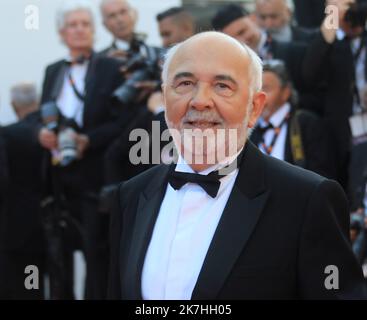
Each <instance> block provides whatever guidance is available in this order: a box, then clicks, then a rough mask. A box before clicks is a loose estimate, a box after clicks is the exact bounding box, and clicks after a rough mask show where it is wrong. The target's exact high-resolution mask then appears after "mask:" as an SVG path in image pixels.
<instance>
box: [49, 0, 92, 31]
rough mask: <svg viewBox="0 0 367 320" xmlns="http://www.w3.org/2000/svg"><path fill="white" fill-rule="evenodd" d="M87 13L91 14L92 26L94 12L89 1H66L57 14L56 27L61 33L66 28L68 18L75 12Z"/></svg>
mask: <svg viewBox="0 0 367 320" xmlns="http://www.w3.org/2000/svg"><path fill="white" fill-rule="evenodd" d="M79 10H82V11H86V12H88V13H89V15H90V18H91V22H92V25H94V10H93V7H92V6H91V3H90V1H88V0H66V1H64V2H63V4H62V6H61V7H60V8H59V9H58V10H57V13H56V26H57V30H58V31H60V30H62V29H63V28H64V27H65V20H66V16H67V15H68V14H69V13H71V12H74V11H79Z"/></svg>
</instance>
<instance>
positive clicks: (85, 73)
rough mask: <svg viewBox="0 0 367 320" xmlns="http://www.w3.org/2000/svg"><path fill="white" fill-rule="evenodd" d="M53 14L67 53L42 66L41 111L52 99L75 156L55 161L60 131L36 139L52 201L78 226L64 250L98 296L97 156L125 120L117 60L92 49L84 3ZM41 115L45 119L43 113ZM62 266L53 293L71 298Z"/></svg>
mask: <svg viewBox="0 0 367 320" xmlns="http://www.w3.org/2000/svg"><path fill="white" fill-rule="evenodd" d="M59 17H60V18H59V25H58V27H59V33H60V36H61V38H62V40H63V42H64V43H65V45H66V46H67V48H68V50H69V56H68V57H67V58H66V59H64V60H61V61H58V62H56V63H54V64H52V65H50V66H48V67H47V69H46V74H45V78H44V83H43V90H42V101H41V102H42V105H43V108H42V111H45V109H46V107H45V103H50V102H52V103H54V104H56V106H57V113H58V114H59V119H60V118H62V119H67V121H68V123H72V127H73V128H74V133H73V134H72V135H71V141H74V142H75V144H76V151H77V158H76V159H74V161H72V162H71V163H70V164H69V165H66V166H63V165H61V163H60V160H59V158H60V157H58V154H59V153H58V151H60V150H58V147H59V145H58V144H59V139H60V134H59V135H57V134H56V133H55V132H53V131H51V130H50V129H49V128H47V127H46V126H44V127H43V128H42V129H40V131H39V141H40V144H41V145H42V146H43V147H44V148H45V149H47V150H49V151H50V153H49V157H50V158H51V155H52V163H53V165H51V159H49V160H48V164H49V165H48V169H50V170H48V172H49V173H50V175H49V176H50V177H51V179H50V182H51V183H50V184H49V191H51V193H52V194H53V195H54V196H55V197H56V199H58V200H59V201H58V202H59V203H58V205H59V206H61V207H62V208H64V207H65V208H66V210H67V211H69V213H70V219H71V220H70V221H73V223H72V224H70V225H71V226H73V228H72V229H73V230H74V226H78V225H79V227H78V228H76V229H75V231H74V232H75V233H76V234H77V239H79V241H76V240H75V239H74V238H75V237H73V238H71V237H70V238H71V239H74V240H72V241H71V242H72V246H71V248H70V250H68V255H69V257H70V259H72V252H73V249H74V248H75V247H77V248H82V249H83V252H84V253H85V257H86V262H87V278H86V279H87V280H86V297H87V298H92V299H99V298H103V297H104V294H105V283H106V279H105V277H106V271H105V269H106V260H107V258H106V256H105V255H106V253H105V251H106V250H104V249H103V248H102V247H101V246H100V241H103V240H101V239H100V238H102V239H103V238H104V237H105V236H106V235H105V234H103V232H102V231H101V228H100V226H101V223H102V222H101V219H103V218H102V217H101V216H100V215H99V214H98V210H97V207H98V204H97V203H98V201H97V200H98V194H99V192H100V188H101V187H102V185H103V184H104V175H103V157H104V152H105V150H106V148H107V147H108V145H109V144H110V143H111V141H112V140H113V139H114V138H116V137H117V136H118V135H119V134H120V132H121V131H122V128H123V127H124V121H129V119H126V117H125V116H124V115H123V114H122V113H121V110H120V109H119V108H118V107H119V104H118V103H117V102H116V101H115V100H114V99H113V98H112V96H113V92H114V90H115V89H116V88H117V87H118V86H119V85H120V84H121V83H122V81H123V77H122V76H121V73H120V71H119V62H118V61H117V60H115V59H112V58H108V57H100V56H98V55H97V54H95V53H94V52H93V38H94V25H93V18H92V13H91V9H90V7H88V6H85V5H84V4H82V5H81V4H79V3H76V4H75V5H74V7H71V8H69V7H66V8H65V9H63V8H62V9H61V10H60V13H59ZM43 113H44V112H43ZM43 120H44V122H45V121H46V122H47V121H48V120H47V119H46V118H45V117H44V119H43ZM68 126H71V125H68ZM55 163H56V165H55ZM50 189H51V190H50ZM64 200H65V201H64ZM70 225H69V226H70ZM70 268H72V264H71V263H70ZM66 269H67V268H65V270H66ZM67 271H68V279H69V285H68V286H67V287H68V288H67V289H65V290H64V291H65V292H63V293H60V294H57V297H55V298H72V297H73V293H72V283H71V282H72V281H70V279H72V270H71V269H67ZM66 291H67V292H66Z"/></svg>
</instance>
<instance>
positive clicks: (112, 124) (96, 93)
mask: <svg viewBox="0 0 367 320" xmlns="http://www.w3.org/2000/svg"><path fill="white" fill-rule="evenodd" d="M119 65H120V64H119V62H118V61H117V60H115V59H111V58H107V57H101V56H99V55H96V54H94V55H92V58H91V60H90V63H89V67H88V71H87V75H86V80H85V81H86V83H85V91H86V96H85V103H84V113H83V127H82V128H80V131H81V132H82V133H85V134H86V135H88V137H89V139H90V146H89V148H88V150H87V152H86V153H85V156H84V157H83V159H82V160H80V161H77V162H75V163H74V164H72V165H71V166H70V169H68V170H69V171H71V173H70V175H71V176H72V177H73V178H74V177H75V179H78V181H79V184H81V185H83V188H86V189H87V190H91V191H98V189H99V188H100V186H101V185H102V184H103V153H104V151H105V149H106V148H107V146H108V145H109V144H110V143H111V141H112V140H113V139H114V138H116V137H117V136H118V135H119V134H120V132H121V130H122V128H123V127H124V125H125V123H126V119H125V116H124V114H123V112H122V111H121V109H120V106H119V105H118V104H117V103H116V100H114V99H112V94H113V91H114V90H115V89H116V88H117V87H118V86H119V85H120V84H121V83H122V82H123V80H124V79H123V77H122V75H121V73H120V72H119ZM66 69H67V64H66V63H65V62H64V61H63V60H62V61H59V62H56V63H54V64H52V65H50V66H49V67H47V69H46V75H45V79H44V83H43V90H42V99H41V101H42V103H45V102H48V101H55V100H56V99H57V97H58V95H59V94H60V91H61V89H62V84H63V81H64V75H65V72H66ZM77 177H78V178H77Z"/></svg>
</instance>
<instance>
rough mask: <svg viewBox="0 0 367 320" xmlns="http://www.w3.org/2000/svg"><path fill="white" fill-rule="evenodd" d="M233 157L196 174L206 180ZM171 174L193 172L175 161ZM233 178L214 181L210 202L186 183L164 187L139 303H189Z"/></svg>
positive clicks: (207, 196)
mask: <svg viewBox="0 0 367 320" xmlns="http://www.w3.org/2000/svg"><path fill="white" fill-rule="evenodd" d="M239 153H240V152H239ZM239 153H238V154H239ZM238 154H236V155H235V156H233V157H230V158H227V159H226V161H225V163H224V164H223V163H222V164H221V165H220V164H218V165H215V166H213V167H211V168H208V169H206V170H204V171H202V172H200V174H203V175H207V174H209V173H210V172H212V171H215V170H218V169H220V168H222V167H224V166H225V165H228V164H229V163H231V162H233V161H234V159H235V158H236V157H237V156H238ZM176 171H180V172H189V173H193V172H194V171H193V170H192V169H191V167H190V166H189V165H188V164H186V162H185V161H184V160H183V159H182V158H181V157H180V158H179V161H178V164H177V166H176ZM237 175H238V169H235V170H233V171H232V172H231V173H230V174H228V175H227V176H225V177H223V178H222V179H221V180H220V181H221V185H220V189H219V192H218V194H217V197H216V198H211V197H210V196H209V195H208V194H207V193H206V192H205V191H204V190H203V189H202V188H201V187H200V186H199V185H197V184H193V183H187V184H186V185H184V186H183V187H182V188H181V189H180V190H174V189H173V188H172V187H171V186H170V185H169V184H168V185H167V189H166V193H165V196H164V198H163V202H162V204H161V207H160V211H159V214H158V217H157V220H156V223H155V226H154V230H153V234H152V238H151V240H150V244H149V247H148V250H147V252H146V255H145V261H144V266H143V271H142V283H141V289H142V296H143V299H145V300H170V299H171V300H189V299H191V295H192V292H193V290H194V287H195V285H196V282H197V279H198V276H199V273H200V270H201V268H202V265H203V262H204V259H205V256H206V254H207V251H208V249H209V246H210V243H211V241H212V238H213V235H214V233H215V230H216V228H217V226H218V223H219V221H220V218H221V216H222V213H223V210H224V208H225V206H226V204H227V201H228V198H229V196H230V194H231V191H232V188H233V185H234V183H235V180H236V177H237Z"/></svg>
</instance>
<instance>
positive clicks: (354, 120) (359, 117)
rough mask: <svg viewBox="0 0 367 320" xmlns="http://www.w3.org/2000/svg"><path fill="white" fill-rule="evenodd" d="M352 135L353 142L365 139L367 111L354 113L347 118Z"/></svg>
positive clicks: (366, 133)
mask: <svg viewBox="0 0 367 320" xmlns="http://www.w3.org/2000/svg"><path fill="white" fill-rule="evenodd" d="M349 124H350V128H351V131H352V136H353V144H359V143H361V142H365V141H367V112H364V113H359V114H356V115H354V116H352V117H350V118H349Z"/></svg>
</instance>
